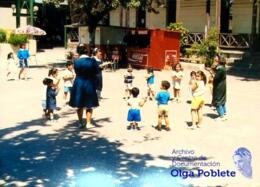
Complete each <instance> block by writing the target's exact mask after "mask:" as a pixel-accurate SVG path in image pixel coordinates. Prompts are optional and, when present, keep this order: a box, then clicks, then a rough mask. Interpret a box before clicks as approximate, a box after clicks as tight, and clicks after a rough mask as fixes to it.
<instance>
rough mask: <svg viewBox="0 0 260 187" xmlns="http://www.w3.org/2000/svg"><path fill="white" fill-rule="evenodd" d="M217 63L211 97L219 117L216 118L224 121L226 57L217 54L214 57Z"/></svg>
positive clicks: (225, 111)
mask: <svg viewBox="0 0 260 187" xmlns="http://www.w3.org/2000/svg"><path fill="white" fill-rule="evenodd" d="M216 62H217V65H216V67H215V75H214V79H213V98H212V104H213V106H215V107H216V109H217V112H218V115H219V118H217V120H220V121H224V120H226V119H227V118H226V114H227V110H226V97H227V89H226V87H227V86H226V76H227V71H226V67H225V64H226V59H225V57H224V56H218V57H217V59H216Z"/></svg>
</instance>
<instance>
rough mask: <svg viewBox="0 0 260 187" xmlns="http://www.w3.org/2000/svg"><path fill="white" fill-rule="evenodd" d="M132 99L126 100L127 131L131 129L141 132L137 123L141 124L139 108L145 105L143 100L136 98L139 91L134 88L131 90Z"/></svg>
mask: <svg viewBox="0 0 260 187" xmlns="http://www.w3.org/2000/svg"><path fill="white" fill-rule="evenodd" d="M131 95H132V97H131V98H130V99H128V100H127V104H128V106H129V107H130V108H129V110H128V115H127V121H128V122H130V125H129V126H128V127H127V129H128V130H130V129H131V128H133V129H137V130H141V129H140V127H139V126H138V123H139V122H141V112H140V108H141V107H142V106H143V105H144V104H145V102H146V98H145V99H143V100H142V99H140V98H138V95H139V89H138V88H137V87H134V88H132V89H131Z"/></svg>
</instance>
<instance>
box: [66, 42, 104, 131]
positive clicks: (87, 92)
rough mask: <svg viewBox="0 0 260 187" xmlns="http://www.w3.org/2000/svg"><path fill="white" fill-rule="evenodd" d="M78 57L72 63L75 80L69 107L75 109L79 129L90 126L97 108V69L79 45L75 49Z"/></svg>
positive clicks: (92, 60) (96, 65)
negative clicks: (94, 110) (84, 118)
mask: <svg viewBox="0 0 260 187" xmlns="http://www.w3.org/2000/svg"><path fill="white" fill-rule="evenodd" d="M77 52H78V53H79V55H80V57H79V59H77V60H76V61H75V63H74V69H75V73H76V79H75V81H74V84H73V87H72V90H71V97H70V102H69V104H70V106H72V107H75V108H77V114H78V119H79V127H81V128H82V127H85V126H86V125H87V126H88V125H90V124H91V118H92V113H93V108H94V107H97V106H99V103H98V97H97V93H96V76H97V74H98V73H99V69H98V68H99V67H98V64H97V62H96V60H95V59H93V58H91V57H89V56H87V53H88V51H87V50H86V47H85V46H84V45H82V44H80V45H79V46H78V48H77ZM84 109H86V124H85V123H84V122H83V118H82V117H83V111H84Z"/></svg>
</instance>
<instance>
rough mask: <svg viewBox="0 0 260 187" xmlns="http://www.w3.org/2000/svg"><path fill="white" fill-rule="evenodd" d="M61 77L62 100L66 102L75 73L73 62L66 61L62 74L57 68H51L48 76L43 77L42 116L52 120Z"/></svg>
mask: <svg viewBox="0 0 260 187" xmlns="http://www.w3.org/2000/svg"><path fill="white" fill-rule="evenodd" d="M61 78H62V79H63V86H64V88H63V91H64V102H65V104H68V102H67V100H68V94H69V93H70V92H71V89H72V85H73V81H74V78H75V73H74V70H73V64H72V63H71V62H68V63H67V64H66V70H65V71H63V73H62V76H59V75H58V69H56V68H52V69H50V70H49V73H48V77H46V78H44V80H43V84H44V85H45V87H44V92H43V93H44V95H43V100H42V107H43V111H44V116H45V117H46V118H47V119H49V120H51V121H53V120H54V113H53V112H54V110H55V109H57V101H56V96H57V95H58V93H59V91H60V80H61Z"/></svg>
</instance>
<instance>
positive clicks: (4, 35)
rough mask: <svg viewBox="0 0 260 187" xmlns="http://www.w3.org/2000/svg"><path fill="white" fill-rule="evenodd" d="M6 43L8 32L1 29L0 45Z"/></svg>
mask: <svg viewBox="0 0 260 187" xmlns="http://www.w3.org/2000/svg"><path fill="white" fill-rule="evenodd" d="M3 42H6V32H5V30H3V29H0V43H3Z"/></svg>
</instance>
